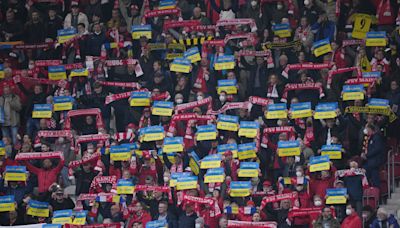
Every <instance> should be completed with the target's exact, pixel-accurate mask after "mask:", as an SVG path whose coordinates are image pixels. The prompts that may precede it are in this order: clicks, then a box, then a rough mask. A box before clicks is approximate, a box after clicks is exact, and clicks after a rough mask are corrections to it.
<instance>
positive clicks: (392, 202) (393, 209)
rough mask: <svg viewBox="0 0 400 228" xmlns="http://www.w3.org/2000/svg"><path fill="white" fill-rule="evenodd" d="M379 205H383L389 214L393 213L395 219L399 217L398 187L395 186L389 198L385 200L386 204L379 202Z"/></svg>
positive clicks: (399, 195) (399, 198) (399, 189)
mask: <svg viewBox="0 0 400 228" xmlns="http://www.w3.org/2000/svg"><path fill="white" fill-rule="evenodd" d="M379 207H383V208H385V209H386V211H387V212H388V213H389V214H393V215H394V216H395V217H396V218H397V220H398V221H399V218H400V187H399V186H397V187H396V188H395V189H394V192H393V193H392V194H391V196H390V198H388V199H387V200H386V204H381V205H380V206H379Z"/></svg>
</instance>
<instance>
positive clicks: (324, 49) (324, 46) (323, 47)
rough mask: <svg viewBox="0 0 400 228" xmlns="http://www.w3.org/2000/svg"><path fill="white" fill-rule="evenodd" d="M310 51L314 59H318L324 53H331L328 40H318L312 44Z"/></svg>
mask: <svg viewBox="0 0 400 228" xmlns="http://www.w3.org/2000/svg"><path fill="white" fill-rule="evenodd" d="M312 49H314V55H315V56H316V57H319V56H321V55H324V54H326V53H329V52H331V51H332V47H331V43H330V41H329V38H326V39H323V40H319V41H317V42H314V43H313V46H312Z"/></svg>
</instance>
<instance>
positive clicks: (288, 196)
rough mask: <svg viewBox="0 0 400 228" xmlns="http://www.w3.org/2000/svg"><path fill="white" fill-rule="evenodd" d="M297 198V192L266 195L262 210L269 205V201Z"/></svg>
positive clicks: (262, 202)
mask: <svg viewBox="0 0 400 228" xmlns="http://www.w3.org/2000/svg"><path fill="white" fill-rule="evenodd" d="M296 198H297V192H291V193H284V194H279V195H274V196H267V197H264V199H263V200H262V201H261V210H262V209H263V208H264V207H265V206H267V204H268V203H274V202H279V201H282V200H291V201H292V202H293V201H294V200H296Z"/></svg>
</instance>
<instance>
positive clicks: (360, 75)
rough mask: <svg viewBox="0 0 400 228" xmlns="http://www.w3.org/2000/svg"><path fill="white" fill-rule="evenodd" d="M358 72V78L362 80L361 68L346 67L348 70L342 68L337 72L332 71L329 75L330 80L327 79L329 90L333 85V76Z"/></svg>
mask: <svg viewBox="0 0 400 228" xmlns="http://www.w3.org/2000/svg"><path fill="white" fill-rule="evenodd" d="M354 70H357V78H361V77H362V72H361V68H360V67H346V68H340V69H336V70H333V69H332V70H330V71H329V73H328V79H327V86H326V87H327V88H328V89H330V88H331V84H332V78H333V75H335V74H343V73H346V72H351V71H354Z"/></svg>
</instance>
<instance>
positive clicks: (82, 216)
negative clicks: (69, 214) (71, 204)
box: [72, 211, 87, 225]
mask: <svg viewBox="0 0 400 228" xmlns="http://www.w3.org/2000/svg"><path fill="white" fill-rule="evenodd" d="M86 215H87V211H77V212H75V218H74V221H72V224H74V225H85V224H86Z"/></svg>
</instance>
